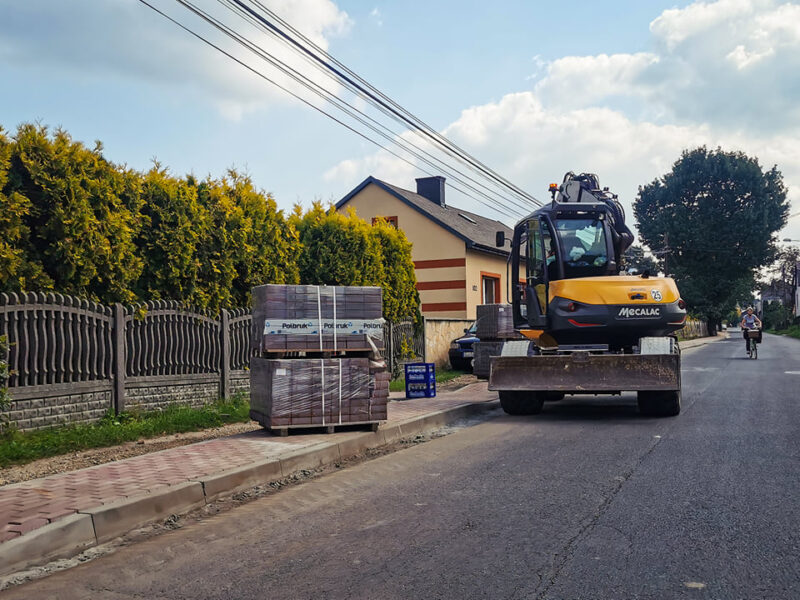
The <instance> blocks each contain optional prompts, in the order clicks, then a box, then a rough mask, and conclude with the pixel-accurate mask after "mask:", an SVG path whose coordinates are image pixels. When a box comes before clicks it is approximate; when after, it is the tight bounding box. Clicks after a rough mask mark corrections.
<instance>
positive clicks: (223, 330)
mask: <svg viewBox="0 0 800 600" xmlns="http://www.w3.org/2000/svg"><path fill="white" fill-rule="evenodd" d="M219 319H220V326H219V331H220V335H221V336H222V356H221V361H222V364H221V365H220V369H219V375H220V379H219V395H220V398H224V399H226V400H227V399H228V396H230V387H231V386H230V383H231V315H230V313H229V312H228V311H227V310H225V309H224V308H223V309H222V310H221V311H220V314H219Z"/></svg>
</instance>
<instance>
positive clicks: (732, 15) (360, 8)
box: [0, 0, 800, 240]
mask: <svg viewBox="0 0 800 600" xmlns="http://www.w3.org/2000/svg"><path fill="white" fill-rule="evenodd" d="M148 1H150V2H151V3H152V4H153V5H154V6H155V7H157V8H159V9H160V10H162V11H164V12H166V13H167V14H169V15H171V16H173V17H174V18H176V19H177V20H179V21H180V22H182V23H184V24H187V25H189V26H191V27H194V28H197V29H198V31H200V32H203V33H205V34H206V35H207V36H208V37H209V39H211V40H212V41H215V42H217V43H219V44H220V45H222V47H224V48H226V49H227V50H228V51H230V52H231V53H233V54H234V55H236V56H237V57H239V58H240V59H241V60H243V61H244V62H246V63H247V64H250V65H251V66H254V67H256V68H257V69H259V70H261V71H262V72H264V73H267V74H269V75H270V76H275V75H274V71H270V70H269V68H268V67H265V66H264V64H263V63H262V62H259V61H258V59H256V58H255V57H254V56H252V55H251V54H248V53H247V52H246V51H244V50H242V49H241V48H237V47H236V46H235V45H234V44H232V43H230V41H226V40H224V39H223V38H222V37H220V36H219V35H217V34H213V32H211V30H210V29H209V28H208V27H207V26H205V25H204V24H202V23H201V21H199V19H197V18H196V17H195V16H194V15H191V14H190V13H189V12H188V11H187V9H186V8H184V7H182V6H180V5H179V4H178V3H177V2H176V1H175V0H148ZM194 1H195V2H196V4H197V5H198V6H200V7H202V8H204V9H206V10H208V11H209V12H210V13H212V14H213V15H214V16H216V17H218V18H220V19H221V20H223V21H224V22H226V23H228V24H230V25H231V26H234V27H236V29H237V31H241V32H243V33H245V34H247V35H248V36H249V37H251V39H254V40H257V41H259V43H260V44H262V45H263V47H264V48H266V49H267V50H268V51H269V52H271V53H273V54H275V55H276V56H278V57H280V58H282V59H284V60H286V61H287V62H288V63H289V64H290V65H292V66H293V67H294V68H297V69H298V70H300V71H301V72H303V73H307V74H308V75H309V76H310V77H311V79H312V80H313V81H314V82H316V83H319V84H324V85H326V86H327V87H329V88H331V89H334V85H333V84H332V83H331V82H330V81H328V80H326V79H325V78H324V77H323V76H322V75H321V74H320V73H318V72H316V71H314V70H313V69H311V68H310V67H309V65H308V63H306V62H304V61H302V60H301V59H299V58H298V57H297V56H296V55H294V54H292V53H291V52H289V51H288V50H287V49H286V48H285V47H283V46H281V45H280V44H278V43H277V42H275V41H274V40H273V39H272V38H270V37H269V36H268V35H266V34H265V33H263V32H260V31H258V30H256V29H255V28H254V27H252V26H251V25H250V24H247V23H244V22H243V21H241V20H240V19H239V18H238V17H236V16H235V15H234V14H233V13H232V12H231V11H229V10H228V9H226V8H225V7H224V6H223V5H222V3H221V2H219V1H215V0H194ZM262 1H263V2H264V3H265V4H266V5H267V6H269V7H270V8H271V9H272V10H274V11H275V12H276V13H278V14H280V15H281V16H282V17H283V18H284V19H285V20H286V21H288V22H289V23H291V24H292V25H293V26H295V27H297V28H298V29H300V30H301V31H303V33H304V34H306V35H307V36H309V37H310V38H311V39H313V40H314V41H315V43H317V44H318V45H320V46H321V47H323V48H325V49H326V50H327V51H328V52H330V53H331V54H332V55H333V56H335V57H336V58H338V59H339V60H341V61H342V62H343V63H345V64H346V65H348V66H349V67H350V68H351V69H353V70H354V71H356V72H357V73H358V74H359V75H361V76H362V77H364V78H365V79H367V80H368V81H369V82H370V83H372V84H373V85H375V86H376V87H377V88H378V89H380V90H381V91H382V92H383V93H385V94H387V95H388V96H390V97H391V98H393V99H394V100H395V101H397V102H399V103H400V104H401V105H403V106H404V107H405V108H407V109H408V110H409V111H411V112H412V113H414V114H415V115H417V116H418V117H420V118H422V119H423V120H424V121H425V122H427V123H429V124H430V125H431V126H432V127H434V128H435V129H437V130H438V131H439V132H442V133H444V134H445V135H446V136H447V137H448V138H450V139H451V140H453V141H454V142H456V143H457V144H458V145H460V146H461V147H463V148H465V149H466V150H468V151H469V152H470V153H471V154H473V155H474V156H476V157H477V158H478V159H480V160H481V161H482V162H483V163H485V164H487V165H489V166H491V167H492V168H493V169H494V170H496V171H497V172H499V173H501V174H502V175H503V176H505V177H506V178H508V179H509V180H511V181H512V182H513V183H515V184H516V185H518V186H519V187H521V188H523V189H525V190H526V191H528V192H530V193H531V194H533V195H534V196H536V197H537V198H539V199H546V198H547V186H548V184H549V183H550V182H552V181H556V182H559V181H561V178H562V177H563V175H564V173H565V172H566V171H570V170H571V171H575V172H583V171H588V172H594V173H597V175H598V176H599V178H600V182H601V184H602V185H604V186H605V185H607V186H609V187H610V188H611V189H612V191H614V192H616V193H617V194H619V196H620V199H621V200H622V202H623V205H624V206H626V208H627V210H628V214H629V215H631V214H632V211H631V208H630V207H631V202H632V200H633V199H634V198H635V196H636V191H637V189H638V186H640V185H643V184H646V183H649V182H651V181H652V180H654V179H655V178H657V177H660V176H662V175H663V174H665V173H666V172H668V171H669V169H670V168H671V166H672V164H673V163H674V162H675V161H676V160H677V159H678V158H679V156H680V153H681V151H682V150H684V149H691V148H694V147H697V146H699V145H707V146H709V147H712V148H714V147H717V146H719V147H721V148H723V149H724V150H738V151H743V152H745V153H747V154H748V155H751V156H756V157H758V158H759V160H760V163H761V165H762V166H763V167H764V168H765V169H767V168H770V167H772V166H773V165H777V167H778V169H779V170H780V171H782V173H783V174H784V177H785V182H786V184H787V186H788V188H789V197H790V199H791V201H792V209H791V212H792V213H798V212H800V3H797V2H781V1H780V0H717V1H709V2H689V1H682V2H681V1H679V2H674V1H673V2H661V1H660V0H648V1H641V0H619V1H612V0H609V1H606V2H597V1H596V0H595V1H593V0H564V1H562V2H552V0H549V1H546V2H545V1H539V0H509V1H499V2H493V3H487V2H485V1H481V2H478V1H472V0H437V1H436V2H431V1H430V0H429V1H427V2H421V1H418V0H404V1H402V2H401V1H399V0H383V1H376V0H372V1H369V2H365V1H359V0H339V1H334V0H262ZM275 77H276V78H277V80H278V81H279V82H281V83H284V84H286V85H288V87H289V89H291V90H293V91H295V92H299V91H300V88H298V87H297V85H296V84H293V83H291V82H289V83H287V81H286V80H285V79H282V78H281V77H280V76H275ZM0 81H2V82H3V85H2V88H0V125H2V127H3V128H4V129H5V130H6V131H9V132H12V133H13V131H14V129H15V128H16V127H17V126H18V125H19V124H20V123H23V122H40V123H42V124H45V125H48V126H51V127H58V126H60V127H63V128H65V129H66V130H67V131H68V132H69V133H70V134H71V135H72V136H73V137H74V138H75V139H77V140H81V141H83V142H85V143H87V144H88V145H90V146H91V145H93V142H94V141H95V140H101V141H102V142H103V144H104V148H105V149H104V154H105V156H106V157H107V158H109V159H110V160H112V161H114V162H117V163H124V164H127V165H128V166H130V167H133V168H136V169H140V170H146V169H148V168H150V166H151V164H152V161H153V160H154V159H157V160H158V161H159V162H160V163H161V164H162V165H165V166H168V167H169V168H170V170H171V171H172V172H173V173H174V174H177V175H183V174H188V173H193V174H195V175H196V176H199V177H205V176H207V175H210V176H212V177H220V176H222V175H224V173H225V171H226V170H227V169H228V168H230V167H235V168H237V169H239V170H241V171H246V172H247V173H249V174H250V175H251V177H252V178H253V180H254V182H255V183H256V185H257V186H258V187H259V188H261V189H263V190H265V191H267V192H270V193H271V194H272V195H273V196H274V197H275V199H276V201H277V202H278V204H279V206H280V207H282V208H284V209H287V210H288V209H291V207H292V206H293V205H294V204H295V203H300V204H302V205H304V206H308V205H310V203H311V202H312V201H314V200H322V201H324V202H329V201H336V200H339V199H340V198H341V197H343V196H344V195H346V194H347V193H348V192H349V191H350V190H351V189H352V188H353V187H355V186H356V185H357V184H358V183H359V182H361V181H362V180H363V179H365V178H366V177H367V176H369V175H374V176H376V177H379V178H381V179H385V180H386V181H388V182H389V183H392V184H394V185H398V186H400V187H405V188H407V189H414V186H415V184H414V178H415V177H421V176H425V173H423V172H422V171H420V170H419V169H418V168H415V167H414V166H412V165H409V164H407V163H405V162H403V161H401V160H399V159H397V158H396V157H394V156H392V155H390V154H388V153H386V152H385V151H382V150H379V149H378V148H377V147H376V146H374V145H372V144H370V143H369V142H367V141H366V140H364V139H362V138H360V137H358V136H357V135H355V134H353V133H352V132H350V131H348V130H346V129H345V128H343V127H342V126H340V125H338V124H336V123H334V122H333V121H331V120H330V119H328V118H326V117H325V116H323V115H321V114H320V113H318V112H317V111H316V110H314V108H311V107H309V106H307V105H304V104H301V103H300V102H298V101H297V100H294V99H292V98H291V97H290V96H288V95H287V94H286V93H284V92H282V91H280V90H277V89H276V88H275V87H274V86H272V85H271V84H269V83H267V82H265V81H263V80H262V79H260V78H259V77H257V76H255V75H254V74H253V73H251V72H250V71H248V70H246V69H245V68H243V67H242V66H240V65H238V64H236V63H234V62H233V61H231V60H230V59H228V58H226V57H224V56H222V55H221V54H219V53H218V52H216V51H215V50H213V49H211V48H209V47H207V46H205V45H204V44H203V43H202V42H200V41H199V40H197V39H196V38H193V37H191V36H190V35H188V34H187V33H186V32H185V31H182V30H181V29H179V28H178V27H177V26H176V25H174V24H173V23H170V22H168V21H167V20H165V19H164V18H163V17H161V16H159V15H158V14H156V13H154V12H153V11H152V10H150V9H149V8H147V7H146V6H144V5H143V4H141V3H140V2H138V1H136V0H60V1H58V2H54V1H53V0H26V1H25V2H18V1H16V0H0ZM337 91H338V92H340V93H343V92H342V90H341V89H338V90H337ZM300 93H303V92H300ZM309 101H310V103H311V104H312V105H313V106H315V107H317V108H324V104H323V103H322V102H321V101H320V100H319V99H316V98H312V99H310V100H309ZM356 102H357V105H358V106H360V107H362V108H363V106H362V105H361V104H358V102H359V101H356ZM365 110H366V109H365ZM397 133H398V134H400V135H402V136H403V138H404V139H411V138H410V137H409V134H407V133H405V134H404V133H402V132H400V131H398V132H397ZM447 201H448V203H450V204H453V205H456V206H459V207H460V208H464V209H467V210H472V211H474V212H478V213H481V214H484V215H486V216H490V217H495V218H500V219H501V220H504V221H506V222H509V224H510V220H511V219H509V218H508V217H506V216H503V215H501V214H500V213H498V212H496V211H495V210H494V209H493V208H492V207H491V206H488V205H485V204H483V203H481V202H479V201H477V200H475V199H473V198H470V197H465V196H463V195H460V194H459V193H458V192H457V191H456V190H453V189H448V191H447ZM631 220H632V217H631ZM780 237H781V238H784V237H788V238H792V239H796V240H800V216H797V217H794V218H793V219H791V220H790V221H789V225H788V226H787V228H786V229H785V230H783V231H782V232H781V233H780Z"/></svg>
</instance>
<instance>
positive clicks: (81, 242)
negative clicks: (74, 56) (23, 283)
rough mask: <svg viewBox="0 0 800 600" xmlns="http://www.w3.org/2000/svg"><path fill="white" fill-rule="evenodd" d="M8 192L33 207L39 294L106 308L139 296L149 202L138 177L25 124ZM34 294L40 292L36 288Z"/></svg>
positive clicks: (32, 260) (65, 138)
mask: <svg viewBox="0 0 800 600" xmlns="http://www.w3.org/2000/svg"><path fill="white" fill-rule="evenodd" d="M15 142H16V143H15V144H14V147H13V150H12V153H11V162H10V168H9V172H8V181H7V183H6V186H5V187H6V190H5V193H6V194H7V195H8V196H9V197H12V195H16V196H14V197H17V198H19V197H22V198H25V200H26V201H27V202H28V203H29V209H27V211H26V214H25V216H24V218H23V221H22V222H23V225H24V226H25V228H26V229H27V230H28V231H29V232H30V234H29V236H28V244H27V258H26V260H27V261H28V262H29V264H30V265H31V267H32V268H33V269H35V270H38V269H41V270H42V271H43V273H44V274H43V275H42V276H41V277H39V279H38V281H36V282H33V283H36V284H38V285H37V287H38V288H40V289H41V288H52V289H56V290H58V291H60V292H64V293H68V294H75V295H78V296H83V297H88V298H91V299H94V300H100V301H103V302H116V301H128V300H132V299H133V298H134V294H133V292H132V291H131V286H132V284H133V283H134V282H135V281H136V280H137V279H138V277H139V273H140V272H141V268H142V264H141V259H140V258H139V255H138V252H137V249H136V246H135V244H134V238H135V235H136V231H137V229H138V227H139V222H138V215H139V203H140V199H141V194H140V189H139V184H140V176H139V174H138V173H136V172H134V171H131V170H129V169H126V168H123V167H118V166H117V165H114V164H113V163H111V162H109V161H107V160H106V159H105V158H104V157H103V154H102V149H103V148H102V145H101V144H100V142H97V143H96V145H95V147H94V148H93V149H91V150H90V149H89V148H87V147H86V146H84V145H83V144H81V143H80V142H75V141H73V140H72V138H70V136H69V134H67V133H66V132H65V131H63V130H61V129H57V130H56V131H55V132H54V133H53V134H52V136H51V135H50V134H49V132H48V130H47V128H46V127H43V126H38V125H31V124H26V125H21V126H20V127H19V129H18V130H17V135H16V139H15ZM28 287H29V289H30V288H31V287H33V286H32V285H29V286H28Z"/></svg>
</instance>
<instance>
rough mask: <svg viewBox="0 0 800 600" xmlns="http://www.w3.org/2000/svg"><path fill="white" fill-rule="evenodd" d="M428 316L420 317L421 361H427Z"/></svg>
mask: <svg viewBox="0 0 800 600" xmlns="http://www.w3.org/2000/svg"><path fill="white" fill-rule="evenodd" d="M427 333H428V317H422V362H424V363H426V362H428V339H427Z"/></svg>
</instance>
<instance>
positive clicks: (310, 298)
mask: <svg viewBox="0 0 800 600" xmlns="http://www.w3.org/2000/svg"><path fill="white" fill-rule="evenodd" d="M252 295H253V336H252V344H253V348H254V349H255V350H256V351H257V352H258V353H261V354H275V353H286V352H328V353H330V352H335V353H345V354H347V353H353V352H357V351H361V352H369V351H371V350H375V349H378V350H381V349H383V346H384V343H383V298H382V290H381V288H380V287H366V286H317V285H277V284H269V285H260V286H257V287H254V288H253V290H252Z"/></svg>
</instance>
